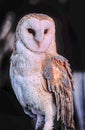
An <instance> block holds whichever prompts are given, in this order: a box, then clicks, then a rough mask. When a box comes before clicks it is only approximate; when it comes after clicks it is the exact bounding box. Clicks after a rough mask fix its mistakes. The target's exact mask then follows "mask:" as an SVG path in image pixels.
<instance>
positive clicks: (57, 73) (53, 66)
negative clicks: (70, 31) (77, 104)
mask: <svg viewBox="0 0 85 130" xmlns="http://www.w3.org/2000/svg"><path fill="white" fill-rule="evenodd" d="M43 75H44V78H45V79H46V80H47V86H46V87H47V90H48V91H50V92H53V93H54V95H55V100H56V108H57V120H59V119H61V121H62V123H64V124H65V125H66V126H67V127H71V128H74V121H73V99H72V91H73V80H72V74H71V69H70V67H69V63H68V61H67V59H66V58H64V57H63V56H60V55H57V56H52V57H50V58H49V57H48V58H46V60H45V62H44V65H43Z"/></svg>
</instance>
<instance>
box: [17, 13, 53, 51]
mask: <svg viewBox="0 0 85 130" xmlns="http://www.w3.org/2000/svg"><path fill="white" fill-rule="evenodd" d="M16 39H17V40H20V41H21V42H22V43H23V44H24V46H25V47H26V48H27V49H29V50H31V51H33V52H45V51H47V50H48V49H53V44H52V43H55V23H54V21H53V19H52V18H50V17H49V16H47V15H44V14H35V13H32V14H29V15H25V16H24V17H23V18H22V19H21V20H20V21H19V23H18V26H17V28H16Z"/></svg>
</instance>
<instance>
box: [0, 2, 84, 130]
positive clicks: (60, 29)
mask: <svg viewBox="0 0 85 130" xmlns="http://www.w3.org/2000/svg"><path fill="white" fill-rule="evenodd" d="M30 1H31V0H17V1H15V0H0V27H1V26H2V24H3V20H4V18H5V15H6V14H7V13H8V12H10V11H12V12H15V15H16V19H15V22H14V31H15V28H16V25H17V22H18V21H19V19H20V18H21V17H22V16H23V15H25V14H28V13H31V12H37V13H45V14H48V15H49V16H51V17H52V18H53V19H54V20H55V23H56V30H57V31H56V39H57V46H58V52H59V53H60V54H62V55H63V56H65V57H66V58H68V60H69V62H70V64H71V68H72V71H83V72H84V71H85V58H84V57H85V43H84V17H83V16H84V10H83V7H84V2H83V1H84V0H81V1H80V0H65V1H66V2H64V3H62V2H60V0H38V2H37V3H32V2H30ZM10 55H11V52H7V53H6V54H5V55H4V57H3V59H2V61H1V70H0V73H1V76H2V77H1V78H2V81H3V83H2V86H0V87H1V91H0V130H5V129H9V130H26V129H28V130H34V123H33V122H32V121H31V119H30V117H28V116H26V115H25V114H24V112H23V110H22V108H21V106H20V105H19V103H18V101H17V99H16V97H15V95H14V93H13V91H12V89H11V85H10V80H9V74H8V73H9V58H10ZM3 77H6V78H3ZM75 121H76V113H75ZM76 127H77V126H76ZM77 129H78V128H77Z"/></svg>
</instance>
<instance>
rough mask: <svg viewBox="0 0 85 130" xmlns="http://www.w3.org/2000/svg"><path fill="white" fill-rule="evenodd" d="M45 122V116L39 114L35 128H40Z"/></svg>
mask: <svg viewBox="0 0 85 130" xmlns="http://www.w3.org/2000/svg"><path fill="white" fill-rule="evenodd" d="M43 124H44V117H43V116H41V115H37V121H36V126H35V130H38V129H39V128H40V127H42V125H43Z"/></svg>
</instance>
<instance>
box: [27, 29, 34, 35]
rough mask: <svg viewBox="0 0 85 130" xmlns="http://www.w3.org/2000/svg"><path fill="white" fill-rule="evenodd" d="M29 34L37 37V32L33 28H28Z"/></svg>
mask: <svg viewBox="0 0 85 130" xmlns="http://www.w3.org/2000/svg"><path fill="white" fill-rule="evenodd" d="M28 32H29V33H31V34H32V35H33V36H35V30H33V29H32V28H28Z"/></svg>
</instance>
